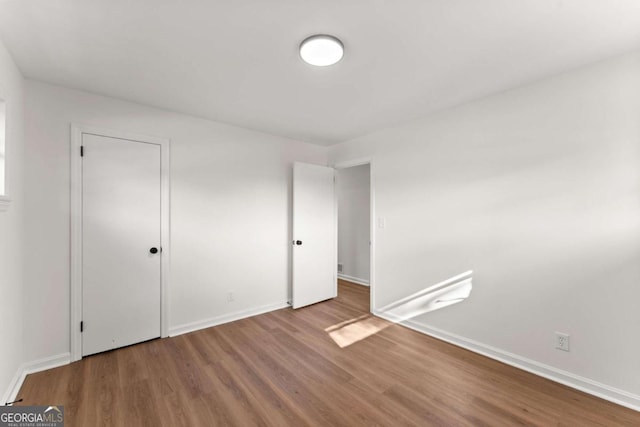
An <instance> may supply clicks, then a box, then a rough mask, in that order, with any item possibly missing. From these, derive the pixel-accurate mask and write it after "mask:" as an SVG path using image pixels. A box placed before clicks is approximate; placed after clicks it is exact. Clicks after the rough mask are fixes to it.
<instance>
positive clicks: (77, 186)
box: [69, 123, 171, 362]
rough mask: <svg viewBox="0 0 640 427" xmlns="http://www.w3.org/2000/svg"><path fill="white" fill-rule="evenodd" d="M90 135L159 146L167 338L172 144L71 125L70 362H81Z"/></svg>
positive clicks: (162, 281)
mask: <svg viewBox="0 0 640 427" xmlns="http://www.w3.org/2000/svg"><path fill="white" fill-rule="evenodd" d="M83 134H90V135H96V136H104V137H108V138H115V139H120V140H130V141H137V142H142V143H147V144H155V145H159V146H160V246H161V248H162V257H161V258H160V336H161V337H162V338H165V337H167V336H169V334H168V330H169V304H168V301H167V297H168V287H169V264H170V261H171V245H170V234H169V233H170V218H169V215H170V206H171V205H170V175H169V174H170V169H169V168H170V164H171V163H170V157H169V156H170V147H171V140H170V139H167V138H160V137H156V136H148V135H140V134H135V133H130V132H123V131H118V130H112V129H104V128H100V127H95V126H86V125H81V124H76V123H72V124H71V152H70V156H71V206H70V208H71V210H70V212H71V217H70V223H71V266H70V267H71V277H70V279H71V300H70V305H71V313H70V324H69V328H70V337H71V349H70V350H71V361H72V362H75V361H77V360H80V359H82V333H81V331H80V322H81V321H82V159H81V156H80V147H81V146H82V135H83Z"/></svg>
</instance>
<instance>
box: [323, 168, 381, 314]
mask: <svg viewBox="0 0 640 427" xmlns="http://www.w3.org/2000/svg"><path fill="white" fill-rule="evenodd" d="M362 165H369V239H370V240H371V245H369V312H370V313H373V312H375V308H376V293H375V291H374V290H375V283H376V280H375V277H376V276H375V271H376V268H375V267H376V266H375V259H376V256H375V254H376V251H375V248H376V221H375V219H376V203H375V201H376V198H375V194H376V193H375V185H374V179H373V176H374V175H373V170H374V159H373V157H361V158H357V159H353V160H347V161H344V162H338V163H335V164H334V165H333V168H334V169H336V170H338V169H347V168H352V167H354V166H362ZM338 209H340V206H338ZM336 240H337V239H336ZM336 255H337V251H336ZM337 269H338V264H337V262H336V271H337ZM336 274H337V273H336Z"/></svg>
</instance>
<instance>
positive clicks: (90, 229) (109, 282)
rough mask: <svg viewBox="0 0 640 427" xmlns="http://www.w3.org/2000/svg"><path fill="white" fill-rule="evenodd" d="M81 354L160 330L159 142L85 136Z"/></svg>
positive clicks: (155, 334)
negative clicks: (151, 142)
mask: <svg viewBox="0 0 640 427" xmlns="http://www.w3.org/2000/svg"><path fill="white" fill-rule="evenodd" d="M82 145H83V153H84V154H83V157H82V237H83V238H82V311H83V317H82V321H83V329H84V330H83V333H82V354H83V356H85V355H89V354H94V353H99V352H102V351H106V350H111V349H114V348H118V347H123V346H127V345H130V344H134V343H137V342H141V341H145V340H149V339H152V338H157V337H159V336H160V315H161V310H160V293H161V284H160V267H161V258H162V252H161V247H160V200H161V198H160V196H161V192H160V189H161V187H160V185H161V181H160V178H161V157H160V146H159V145H157V144H150V143H143V142H138V141H130V140H126V139H118V138H111V137H105V136H98V135H89V134H84V135H83V136H82Z"/></svg>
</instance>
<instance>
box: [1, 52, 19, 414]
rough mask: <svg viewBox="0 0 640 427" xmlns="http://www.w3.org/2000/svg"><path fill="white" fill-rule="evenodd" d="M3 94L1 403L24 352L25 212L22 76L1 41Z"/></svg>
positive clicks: (5, 396)
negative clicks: (6, 200)
mask: <svg viewBox="0 0 640 427" xmlns="http://www.w3.org/2000/svg"><path fill="white" fill-rule="evenodd" d="M0 97H4V98H6V99H5V100H6V101H7V106H6V147H5V149H6V156H7V165H6V166H7V167H6V194H7V195H9V197H10V198H11V199H12V202H11V205H10V206H9V208H8V210H7V211H5V212H2V209H1V208H0V397H2V400H1V401H0V405H4V404H5V401H6V399H7V398H8V396H7V395H5V390H7V389H8V387H9V383H10V382H11V381H12V378H13V376H14V374H15V373H16V371H17V369H18V366H19V365H20V364H21V363H22V361H23V353H22V318H23V310H22V259H23V258H22V232H23V228H22V215H23V208H22V206H23V201H24V192H23V187H22V170H23V154H22V153H23V129H24V118H23V110H24V107H23V97H24V95H23V79H22V75H21V74H20V72H19V71H18V68H17V67H16V66H15V64H14V62H13V60H12V59H11V56H10V55H9V53H8V52H7V50H6V49H5V47H4V45H3V44H2V43H1V42H0Z"/></svg>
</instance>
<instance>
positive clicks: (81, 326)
mask: <svg viewBox="0 0 640 427" xmlns="http://www.w3.org/2000/svg"><path fill="white" fill-rule="evenodd" d="M80 332H84V321H80Z"/></svg>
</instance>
